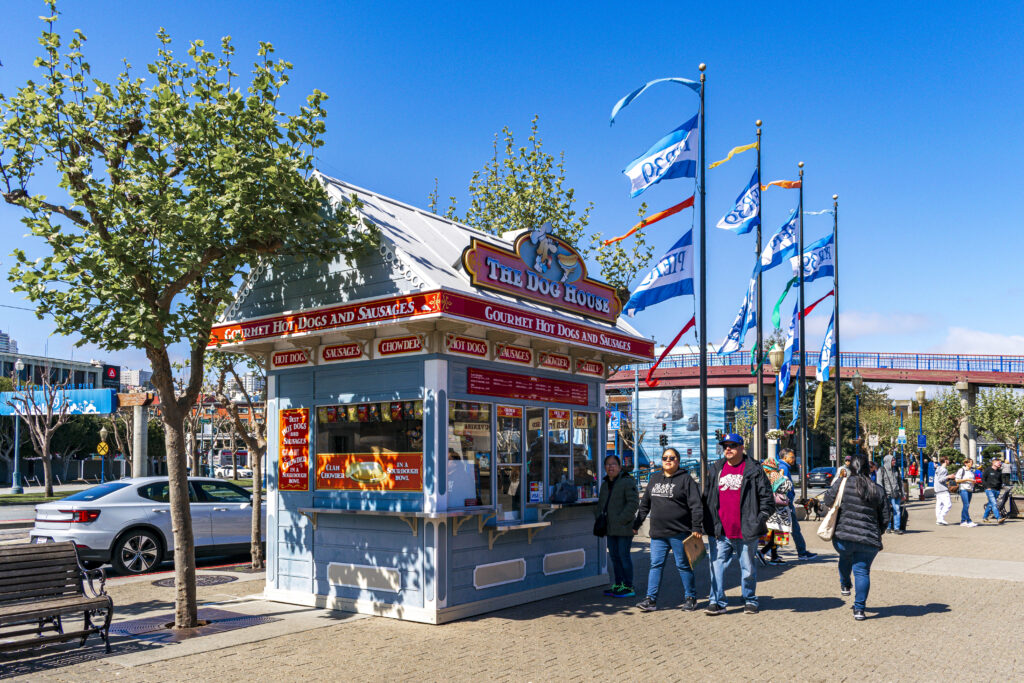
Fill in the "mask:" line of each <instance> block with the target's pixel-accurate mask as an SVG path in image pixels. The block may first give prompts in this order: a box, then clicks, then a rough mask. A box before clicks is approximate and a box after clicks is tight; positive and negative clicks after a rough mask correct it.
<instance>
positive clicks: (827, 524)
mask: <svg viewBox="0 0 1024 683" xmlns="http://www.w3.org/2000/svg"><path fill="white" fill-rule="evenodd" d="M847 480H849V477H843V480H842V481H841V482H839V493H837V494H836V499H835V502H833V503H832V507H830V508H829V509H828V512H827V513H826V514H825V519H823V520H821V524H820V525H819V526H818V537H819V538H821V539H822V540H823V541H831V540H832V534H834V533H835V532H836V521H837V520H838V519H839V505H840V504H841V503H842V502H843V491H844V490H845V489H846V482H847Z"/></svg>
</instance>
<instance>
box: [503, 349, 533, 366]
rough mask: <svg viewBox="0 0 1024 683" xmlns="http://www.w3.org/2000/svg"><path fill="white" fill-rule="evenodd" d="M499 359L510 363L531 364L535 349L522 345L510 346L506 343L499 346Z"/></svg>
mask: <svg viewBox="0 0 1024 683" xmlns="http://www.w3.org/2000/svg"><path fill="white" fill-rule="evenodd" d="M497 359H498V360H505V361H508V362H510V363H522V364H524V365H530V364H531V363H533V350H531V349H527V348H524V347H522V346H509V345H507V344H506V345H504V346H499V347H498V353H497Z"/></svg>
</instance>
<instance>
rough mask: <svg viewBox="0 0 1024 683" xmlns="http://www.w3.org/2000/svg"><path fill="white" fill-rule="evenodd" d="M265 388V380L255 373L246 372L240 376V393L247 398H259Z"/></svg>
mask: <svg viewBox="0 0 1024 683" xmlns="http://www.w3.org/2000/svg"><path fill="white" fill-rule="evenodd" d="M266 388H267V380H266V378H264V377H263V376H262V375H259V374H257V373H255V372H247V373H245V374H244V375H242V391H244V392H245V393H246V394H248V395H249V396H261V395H262V394H263V390H264V389H266Z"/></svg>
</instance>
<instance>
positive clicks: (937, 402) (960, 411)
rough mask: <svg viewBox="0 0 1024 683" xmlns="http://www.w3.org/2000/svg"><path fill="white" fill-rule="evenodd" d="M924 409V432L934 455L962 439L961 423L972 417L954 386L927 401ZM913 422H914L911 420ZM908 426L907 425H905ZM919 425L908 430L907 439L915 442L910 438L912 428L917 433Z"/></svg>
mask: <svg viewBox="0 0 1024 683" xmlns="http://www.w3.org/2000/svg"><path fill="white" fill-rule="evenodd" d="M922 410H923V411H924V416H923V420H924V433H925V436H926V437H927V439H928V448H929V449H930V450H931V451H932V455H933V456H934V455H936V454H938V453H939V452H940V451H941V450H942V448H944V447H949V446H953V444H954V443H957V442H958V441H959V439H960V425H961V424H962V423H963V422H964V421H965V420H968V419H970V415H969V413H968V411H966V410H965V409H964V407H963V405H962V404H961V403H960V395H959V393H958V392H956V391H955V390H954V389H952V388H947V389H943V390H942V391H940V392H939V393H937V394H936V395H935V396H933V397H932V398H931V400H928V401H925V404H924V406H923V407H922ZM911 422H914V421H913V420H911ZM905 426H906V425H905ZM917 427H918V425H917V424H916V423H915V424H914V425H912V426H911V429H908V430H907V441H908V442H909V443H911V444H912V443H914V441H913V440H911V438H910V434H911V430H913V432H914V433H915V434H916V433H917V431H918V429H917Z"/></svg>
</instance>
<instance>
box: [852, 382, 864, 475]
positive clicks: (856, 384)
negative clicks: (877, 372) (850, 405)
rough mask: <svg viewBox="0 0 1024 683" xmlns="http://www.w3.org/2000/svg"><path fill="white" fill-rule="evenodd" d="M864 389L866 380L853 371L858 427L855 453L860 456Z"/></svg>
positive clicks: (855, 435)
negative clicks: (861, 397)
mask: <svg viewBox="0 0 1024 683" xmlns="http://www.w3.org/2000/svg"><path fill="white" fill-rule="evenodd" d="M863 388H864V378H863V377H861V376H860V371H859V370H854V371H853V400H854V415H855V416H856V417H855V418H854V420H855V424H856V426H857V429H856V431H855V432H854V439H853V443H854V448H855V450H854V453H855V454H857V455H860V390H861V389H863Z"/></svg>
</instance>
